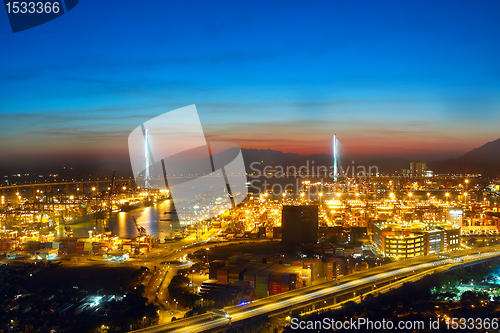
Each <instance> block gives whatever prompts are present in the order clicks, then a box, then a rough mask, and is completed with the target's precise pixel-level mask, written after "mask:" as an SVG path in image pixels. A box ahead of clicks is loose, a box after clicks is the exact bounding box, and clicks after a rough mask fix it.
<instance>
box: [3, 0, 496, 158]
mask: <svg viewBox="0 0 500 333" xmlns="http://www.w3.org/2000/svg"><path fill="white" fill-rule="evenodd" d="M499 17H500V2H498V1H481V2H472V1H468V2H465V1H440V2H436V1H412V2H409V1H386V2H374V1H313V2H310V1H279V2H278V1H262V2H255V1H246V2H240V1H231V2H229V1H217V2H208V1H159V0H158V1H151V2H141V1H129V0H124V1H111V0H106V1H102V0H101V1H92V0H81V1H80V3H79V4H78V5H77V6H76V7H75V8H74V9H73V10H72V11H71V12H69V13H67V14H66V15H63V16H62V17H60V18H58V19H56V20H54V21H51V22H49V23H47V24H44V25H41V26H38V27H35V28H33V29H30V30H26V31H23V32H19V33H16V34H13V33H12V32H11V29H10V26H9V23H8V20H7V15H6V12H5V11H2V10H0V45H1V53H0V114H1V122H0V140H1V141H0V142H1V145H0V147H1V148H0V153H2V156H4V162H3V163H4V164H5V163H6V162H5V161H6V160H8V161H9V162H8V163H15V162H16V161H17V162H19V161H31V160H32V159H33V158H39V157H40V156H50V157H51V158H58V159H60V160H63V161H64V160H65V159H66V160H68V159H69V160H75V159H78V158H82V157H84V158H85V159H97V160H99V159H109V160H114V159H116V160H120V159H126V157H127V136H128V134H129V133H130V131H131V130H132V129H133V128H135V127H136V126H138V125H139V124H140V123H142V122H144V121H146V120H147V119H149V118H151V117H154V116H156V115H159V114H161V113H164V112H167V111H170V110H173V109H175V108H178V107H182V106H186V105H190V104H196V106H197V108H198V112H199V114H200V118H201V121H202V124H203V127H204V129H205V132H206V134H207V136H208V137H209V139H210V140H225V141H231V142H235V143H237V144H239V145H240V146H242V147H247V148H271V149H277V150H282V151H293V152H298V153H321V152H324V153H328V152H330V149H331V147H330V141H331V136H332V135H333V133H337V134H338V136H339V138H340V140H341V142H342V144H343V146H344V147H346V150H347V151H348V152H349V153H351V154H353V155H366V154H377V155H379V154H383V155H391V156H403V157H406V158H412V159H427V160H435V159H440V158H446V157H451V156H458V155H460V154H461V153H463V152H466V151H468V150H470V149H471V148H475V147H477V146H480V145H482V144H484V143H486V142H487V141H493V140H495V139H498V138H499V137H500V132H499V130H498V125H499V120H500V107H499V102H500V94H499V92H500V61H499V59H500V23H499V19H498V18H499Z"/></svg>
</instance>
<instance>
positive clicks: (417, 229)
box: [372, 223, 460, 258]
mask: <svg viewBox="0 0 500 333" xmlns="http://www.w3.org/2000/svg"><path fill="white" fill-rule="evenodd" d="M372 231H373V248H374V250H375V251H376V252H378V253H380V254H383V255H385V256H390V257H400V258H410V257H415V256H419V255H428V254H435V253H442V252H449V251H454V250H458V249H459V248H460V227H456V226H455V225H454V224H451V223H432V224H426V223H411V224H409V225H401V224H395V223H374V224H373V230H372Z"/></svg>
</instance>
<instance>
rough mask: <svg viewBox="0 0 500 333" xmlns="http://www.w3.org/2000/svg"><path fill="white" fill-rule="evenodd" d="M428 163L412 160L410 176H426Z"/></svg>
mask: <svg viewBox="0 0 500 333" xmlns="http://www.w3.org/2000/svg"><path fill="white" fill-rule="evenodd" d="M426 176H427V163H420V162H410V177H417V178H418V177H426Z"/></svg>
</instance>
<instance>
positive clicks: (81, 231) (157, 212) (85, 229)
mask: <svg viewBox="0 0 500 333" xmlns="http://www.w3.org/2000/svg"><path fill="white" fill-rule="evenodd" d="M172 210H173V204H172V201H171V200H166V201H163V202H161V203H158V204H155V205H153V206H150V207H142V208H138V209H134V210H131V211H129V212H118V213H111V214H110V216H109V217H108V218H107V219H106V220H104V221H103V220H98V221H96V220H92V221H88V222H83V223H77V224H73V225H71V228H72V229H73V235H74V237H88V236H89V230H93V232H94V233H102V232H104V226H105V223H107V224H108V228H109V230H110V231H111V232H112V233H113V235H118V236H119V237H121V238H133V237H136V236H138V235H139V233H138V231H137V228H136V226H135V223H134V219H133V218H132V216H134V217H135V218H136V220H137V225H139V226H142V227H144V228H145V229H146V230H147V232H148V234H150V235H155V236H156V237H158V238H160V239H163V238H165V237H166V236H170V235H171V234H172V233H173V231H174V230H175V229H180V228H181V227H180V224H179V221H160V219H161V220H166V219H170V218H172V217H173V216H174V215H175V214H165V213H169V212H172ZM55 233H56V237H63V236H64V227H63V226H59V227H58V228H57V229H56V230H55Z"/></svg>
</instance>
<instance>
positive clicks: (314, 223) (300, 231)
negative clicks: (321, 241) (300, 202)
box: [281, 205, 318, 245]
mask: <svg viewBox="0 0 500 333" xmlns="http://www.w3.org/2000/svg"><path fill="white" fill-rule="evenodd" d="M281 231H282V240H281V241H282V242H283V243H284V244H289V245H300V244H310V243H314V244H316V243H317V242H318V205H310V206H283V210H282V211H281Z"/></svg>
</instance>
